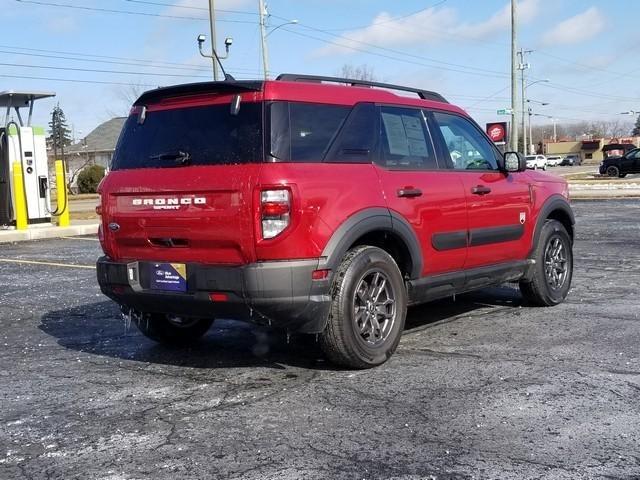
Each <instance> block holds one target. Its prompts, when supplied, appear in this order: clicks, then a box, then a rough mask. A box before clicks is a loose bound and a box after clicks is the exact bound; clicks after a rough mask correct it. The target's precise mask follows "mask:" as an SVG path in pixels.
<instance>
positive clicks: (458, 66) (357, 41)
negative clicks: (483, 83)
mask: <svg viewBox="0 0 640 480" xmlns="http://www.w3.org/2000/svg"><path fill="white" fill-rule="evenodd" d="M271 16H272V17H274V18H277V19H279V20H288V19H287V18H285V17H280V16H278V15H271ZM298 25H299V26H301V27H304V28H307V29H309V30H312V31H315V32H319V33H322V34H324V35H329V36H331V37H334V38H337V39H340V40H346V41H349V42H354V43H357V44H360V45H364V46H367V47H372V48H375V49H378V50H381V51H385V52H389V53H393V54H395V55H402V56H405V57H409V58H415V59H417V60H424V61H427V62H432V63H436V64H439V65H445V66H451V67H457V68H462V69H465V70H464V71H463V70H452V71H455V72H459V73H468V74H474V73H475V72H470V71H469V72H467V71H466V70H475V71H477V72H484V73H490V74H492V76H494V77H495V76H496V75H498V76H500V77H507V76H508V73H507V72H500V71H497V70H489V69H485V68H479V67H470V66H468V65H462V64H458V63H452V62H445V61H443V60H437V59H435V58H429V57H423V56H420V55H413V54H411V53H406V52H403V51H401V50H395V49H392V48H387V47H382V46H380V45H375V44H373V43H368V42H363V41H361V40H356V39H354V38H349V37H345V36H343V35H337V34H335V33H332V32H330V31H327V30H323V29H321V28H316V27H313V26H311V25H307V24H304V23H300V22H298ZM283 30H286V31H287V32H290V33H294V34H296V35H302V36H304V35H303V34H301V33H300V32H297V31H296V32H294V31H293V30H291V29H287V28H284V29H283ZM308 38H312V39H314V40H318V41H321V42H325V43H329V44H332V45H336V46H339V47H342V48H348V49H351V50H355V51H359V52H364V53H370V54H373V55H379V54H376V53H373V52H371V51H369V50H365V49H359V48H355V47H353V46H351V45H345V44H344V43H337V42H333V41H330V40H327V39H324V38H318V37H313V36H311V35H308ZM387 58H391V57H387ZM398 60H399V59H398ZM427 66H428V65H427ZM441 68H442V69H443V70H446V68H444V67H441ZM485 76H488V75H485Z"/></svg>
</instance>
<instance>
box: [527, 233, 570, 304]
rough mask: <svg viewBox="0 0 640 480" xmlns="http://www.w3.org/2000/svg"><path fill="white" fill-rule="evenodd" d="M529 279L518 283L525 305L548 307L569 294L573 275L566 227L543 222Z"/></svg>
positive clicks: (559, 301)
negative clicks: (531, 275)
mask: <svg viewBox="0 0 640 480" xmlns="http://www.w3.org/2000/svg"><path fill="white" fill-rule="evenodd" d="M533 260H535V262H536V263H535V265H534V267H533V268H534V272H533V277H532V278H531V280H528V281H521V282H520V291H521V292H522V296H523V297H524V298H525V300H527V302H528V303H531V304H533V305H537V306H541V307H544V306H552V305H557V304H559V303H561V302H562V301H563V300H564V299H565V298H566V296H567V294H568V293H569V288H570V287H571V278H572V276H573V246H572V242H571V238H570V237H569V234H568V233H567V230H566V228H564V225H562V223H560V222H558V221H557V220H547V221H546V222H545V223H544V225H543V227H542V231H541V232H540V239H539V241H538V245H537V246H536V248H535V250H534V253H533Z"/></svg>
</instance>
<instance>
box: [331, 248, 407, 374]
mask: <svg viewBox="0 0 640 480" xmlns="http://www.w3.org/2000/svg"><path fill="white" fill-rule="evenodd" d="M406 313H407V291H406V287H405V285H404V281H403V279H402V274H401V273H400V269H399V268H398V265H397V264H396V262H395V261H394V259H393V257H391V255H389V254H388V253H387V252H385V251H384V250H382V249H380V248H377V247H370V246H361V247H356V248H354V249H353V250H350V251H349V252H347V254H346V255H345V257H344V259H343V260H342V263H341V264H340V266H339V267H338V269H337V270H336V272H335V274H334V279H333V283H332V287H331V311H330V313H329V319H328V321H327V326H326V327H325V329H324V331H323V332H322V334H321V335H320V345H321V347H322V350H323V351H324V353H325V355H326V356H327V357H328V358H329V360H331V361H332V362H334V363H336V364H339V365H343V366H346V367H350V368H370V367H374V366H376V365H380V364H382V363H384V362H385V361H387V359H388V358H389V357H391V355H392V354H393V352H395V350H396V348H397V346H398V343H399V342H400V337H401V335H402V331H403V330H404V322H405V317H406Z"/></svg>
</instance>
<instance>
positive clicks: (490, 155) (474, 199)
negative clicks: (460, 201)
mask: <svg viewBox="0 0 640 480" xmlns="http://www.w3.org/2000/svg"><path fill="white" fill-rule="evenodd" d="M431 121H432V122H433V124H434V127H433V129H432V130H433V131H434V140H435V141H436V142H439V143H440V149H439V151H440V152H441V154H444V155H449V156H451V157H453V156H454V152H455V153H458V150H462V151H463V153H462V155H464V156H462V157H460V158H459V159H458V160H457V163H456V164H454V165H451V166H452V167H453V166H455V167H456V168H455V169H453V170H450V171H451V172H455V174H456V175H457V176H458V177H459V178H460V179H461V181H462V183H463V186H464V197H465V198H466V207H465V208H466V211H467V213H468V246H469V248H468V253H467V258H466V262H465V264H464V267H465V268H474V267H480V266H485V265H492V264H496V263H501V262H507V261H511V260H521V259H523V258H525V256H526V255H527V253H528V251H529V247H528V242H527V237H529V236H530V234H531V232H532V229H533V223H532V222H531V196H530V192H529V185H528V181H527V177H526V173H523V172H522V173H520V172H519V173H509V174H506V173H504V172H500V171H499V170H498V169H497V166H498V165H497V158H498V152H497V151H496V150H495V147H494V146H493V144H492V143H491V141H490V140H489V139H488V138H487V137H486V134H485V133H484V132H483V131H482V130H481V129H480V128H478V127H477V126H476V125H475V124H474V123H473V122H472V121H471V120H469V119H468V118H467V117H463V116H460V115H455V114H450V113H448V112H447V113H445V112H433V114H432V116H431ZM445 132H447V133H448V134H449V138H450V140H449V142H445V137H444V134H445ZM454 132H455V134H456V135H457V136H455V137H454V136H453V134H454ZM454 139H456V140H455V142H454ZM454 143H457V145H454ZM449 144H451V145H449ZM452 148H457V149H458V150H454V151H453V152H452V151H450V150H451V149H452ZM470 151H474V152H475V155H474V156H471V157H467V156H466V155H467V154H468V153H469V152H470ZM458 154H459V153H458ZM447 160H448V159H446V158H444V159H442V163H447V162H446V161H447ZM450 163H452V162H450ZM496 247H498V248H496Z"/></svg>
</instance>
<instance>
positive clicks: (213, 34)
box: [209, 0, 218, 82]
mask: <svg viewBox="0 0 640 480" xmlns="http://www.w3.org/2000/svg"><path fill="white" fill-rule="evenodd" d="M214 3H215V0H209V24H210V26H211V48H213V49H214V50H215V49H216V9H215V5H214ZM211 63H212V64H213V80H214V81H216V82H217V81H218V64H217V63H216V59H215V55H214V56H212V58H211Z"/></svg>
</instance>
